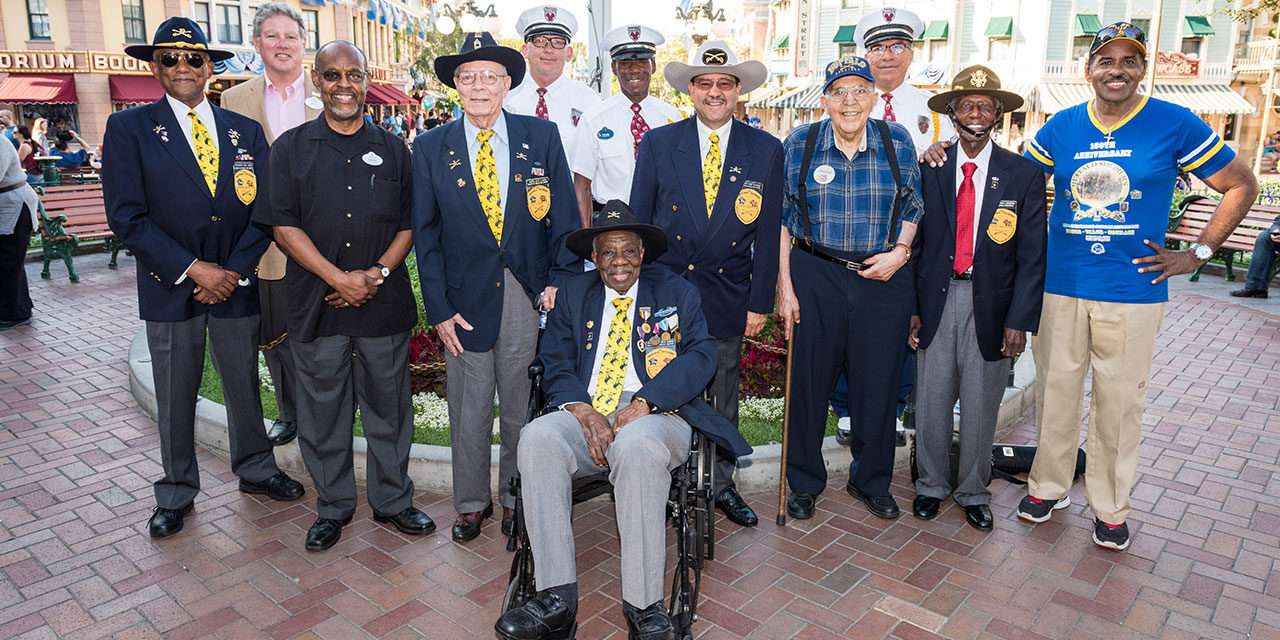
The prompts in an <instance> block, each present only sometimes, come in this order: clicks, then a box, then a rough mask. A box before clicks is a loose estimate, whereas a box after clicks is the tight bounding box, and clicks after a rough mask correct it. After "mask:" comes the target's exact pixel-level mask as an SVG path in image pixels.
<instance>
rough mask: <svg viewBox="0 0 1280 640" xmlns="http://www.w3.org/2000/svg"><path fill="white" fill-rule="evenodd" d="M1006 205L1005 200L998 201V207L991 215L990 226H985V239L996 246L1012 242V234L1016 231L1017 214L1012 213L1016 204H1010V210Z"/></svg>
mask: <svg viewBox="0 0 1280 640" xmlns="http://www.w3.org/2000/svg"><path fill="white" fill-rule="evenodd" d="M1006 204H1008V201H1007V200H1001V201H1000V206H999V207H997V208H996V212H995V213H994V214H992V215H991V224H989V225H987V237H988V238H991V241H992V242H995V243H996V244H1004V243H1006V242H1008V241H1010V240H1012V239H1013V234H1014V232H1016V231H1017V230H1018V214H1016V213H1014V208H1016V207H1017V203H1012V204H1013V207H1012V208H1010V207H1007V206H1006Z"/></svg>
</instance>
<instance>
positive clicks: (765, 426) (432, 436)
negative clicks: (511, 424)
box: [200, 350, 836, 447]
mask: <svg viewBox="0 0 1280 640" xmlns="http://www.w3.org/2000/svg"><path fill="white" fill-rule="evenodd" d="M200 395H201V396H203V397H205V398H208V399H209V400H212V401H214V402H217V403H219V404H221V403H222V382H221V381H220V380H219V379H218V372H217V371H214V368H213V361H212V360H211V359H210V358H209V353H208V350H206V351H205V359H204V376H203V377H202V378H201V381H200ZM262 415H263V417H265V418H266V419H267V420H274V419H275V418H276V416H278V415H279V408H278V407H276V397H275V394H273V393H267V392H266V391H264V392H263V393H262ZM738 428H739V429H741V431H742V437H744V438H746V440H747V442H749V443H751V445H753V446H758V445H762V444H769V443H771V442H779V441H780V440H781V439H782V424H781V423H779V422H773V421H770V420H758V419H754V418H746V417H744V418H742V419H741V420H740V421H739V425H738ZM355 434H356V435H358V436H363V435H364V428H363V427H362V425H361V424H360V412H359V410H357V411H356V422H355ZM835 434H836V418H835V415H833V414H830V413H828V414H827V435H828V436H833V435H835ZM413 441H414V442H416V443H419V444H434V445H439V446H443V447H447V446H449V432H448V430H445V429H432V428H428V427H415V428H414V430H413ZM494 444H497V439H496V437H495V439H494Z"/></svg>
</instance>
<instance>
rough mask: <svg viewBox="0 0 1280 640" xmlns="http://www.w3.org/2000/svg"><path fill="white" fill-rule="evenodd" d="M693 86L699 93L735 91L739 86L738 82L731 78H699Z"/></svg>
mask: <svg viewBox="0 0 1280 640" xmlns="http://www.w3.org/2000/svg"><path fill="white" fill-rule="evenodd" d="M693 86H694V88H696V89H697V90H698V91H710V90H712V89H719V90H721V91H733V90H734V88H735V87H737V86H738V81H737V80H732V79H729V78H720V79H719V80H712V79H710V78H697V79H695V80H694V81H693Z"/></svg>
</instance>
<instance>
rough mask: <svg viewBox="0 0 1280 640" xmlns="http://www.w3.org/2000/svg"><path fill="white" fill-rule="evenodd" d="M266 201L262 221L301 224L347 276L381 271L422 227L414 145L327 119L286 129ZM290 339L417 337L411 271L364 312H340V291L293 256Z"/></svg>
mask: <svg viewBox="0 0 1280 640" xmlns="http://www.w3.org/2000/svg"><path fill="white" fill-rule="evenodd" d="M269 175H270V180H268V181H267V182H268V183H269V185H267V187H266V191H267V193H268V196H269V197H268V198H265V199H264V198H262V197H261V195H259V198H258V201H259V202H260V203H264V201H265V203H266V205H265V206H258V207H257V209H256V210H255V212H254V221H255V222H257V223H258V224H261V225H267V226H273V227H275V226H281V227H297V228H299V229H302V231H304V232H305V233H306V234H307V236H309V237H310V238H311V242H312V243H314V244H315V246H316V249H317V250H319V252H320V255H322V256H324V257H325V259H327V260H328V261H329V262H332V263H333V264H334V265H335V266H337V267H338V268H339V269H342V270H343V271H356V270H364V269H368V268H369V267H372V266H373V265H374V263H375V262H377V261H378V259H379V258H381V257H382V254H383V253H384V252H386V250H387V247H389V246H390V245H391V241H392V240H393V239H394V238H395V236H396V234H397V233H399V232H400V231H403V230H406V229H410V228H411V222H412V214H411V209H410V207H411V200H412V191H411V184H410V179H411V178H410V161H409V149H408V147H407V146H405V144H404V142H402V141H400V140H398V139H397V138H395V137H394V136H392V135H391V134H390V133H387V132H386V131H383V130H381V129H379V128H378V127H376V126H374V125H372V124H369V123H367V122H366V123H365V124H364V127H363V128H361V129H360V130H359V131H358V132H356V133H355V134H354V135H349V136H348V135H342V134H340V133H337V132H336V131H334V130H333V129H331V128H330V127H329V125H328V123H327V122H326V121H325V119H324V114H321V115H320V116H318V117H317V118H316V119H314V120H312V121H310V122H305V123H303V124H302V125H300V126H297V127H294V128H293V129H290V130H288V131H286V132H285V133H284V134H282V135H281V136H280V137H279V138H277V139H276V141H275V143H274V144H272V145H271V163H270V170H269ZM284 282H285V285H286V290H287V292H288V296H289V307H290V310H289V318H288V321H287V323H288V328H289V334H290V336H291V337H292V338H293V339H296V340H300V341H302V342H310V341H311V340H314V339H316V338H318V337H323V336H339V335H340V336H356V337H378V336H389V335H394V334H397V333H400V332H403V331H408V330H409V329H411V328H412V327H413V325H414V324H415V322H416V321H417V307H416V305H415V303H414V300H413V292H412V290H411V289H410V288H409V276H408V271H407V269H405V267H404V265H400V266H398V267H397V268H396V270H395V271H393V272H391V276H390V277H389V278H387V279H386V282H384V283H383V284H382V286H381V287H379V290H378V293H377V295H375V296H374V297H373V299H372V300H370V301H369V302H368V303H367V304H365V305H363V306H361V307H351V308H345V309H336V308H334V307H332V306H330V305H329V303H327V302H325V300H324V297H325V296H326V295H328V294H330V293H332V292H333V289H331V288H330V287H329V285H328V284H326V283H325V282H324V280H322V279H321V278H320V277H319V276H316V275H315V274H313V273H311V272H310V271H307V270H306V269H305V268H303V267H302V265H300V264H298V263H297V262H295V261H294V260H293V259H292V258H291V259H290V260H289V267H288V270H287V272H286V274H285V279H284Z"/></svg>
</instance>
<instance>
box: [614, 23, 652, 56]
mask: <svg viewBox="0 0 1280 640" xmlns="http://www.w3.org/2000/svg"><path fill="white" fill-rule="evenodd" d="M663 42H666V38H663V37H662V34H661V33H660V32H659V31H658V30H657V29H653V28H650V27H646V26H644V25H640V24H630V25H626V26H623V27H618V28H617V29H614V30H612V31H610V32H609V33H606V34H604V48H605V49H608V50H609V55H610V56H611V57H612V58H613V59H614V60H652V59H653V57H654V56H656V55H657V54H658V45H660V44H662V43H663Z"/></svg>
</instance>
